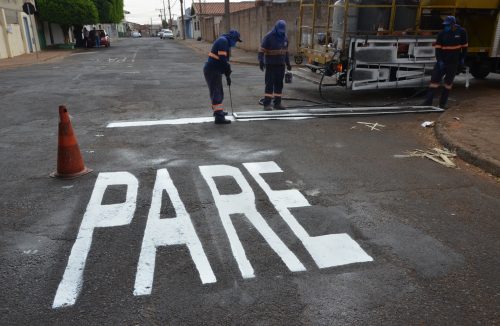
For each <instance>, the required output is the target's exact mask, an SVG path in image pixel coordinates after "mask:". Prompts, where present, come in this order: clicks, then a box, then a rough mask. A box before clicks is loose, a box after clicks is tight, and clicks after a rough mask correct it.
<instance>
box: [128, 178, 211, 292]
mask: <svg viewBox="0 0 500 326" xmlns="http://www.w3.org/2000/svg"><path fill="white" fill-rule="evenodd" d="M163 190H166V191H167V194H168V196H169V197H170V201H171V202H172V205H173V207H174V209H175V213H176V217H175V218H164V219H161V218H160V210H161V203H162V197H163ZM182 244H185V245H187V247H188V249H189V252H190V253H191V258H192V259H193V261H194V263H195V265H196V268H197V269H198V272H199V274H200V278H201V282H202V283H203V284H205V283H215V282H216V281H217V280H216V278H215V275H214V272H213V271H212V267H210V263H209V262H208V258H207V256H206V255H205V251H203V247H202V245H201V242H200V239H199V238H198V236H197V235H196V231H195V229H194V227H193V224H192V223H191V219H190V217H189V214H188V212H187V211H186V208H185V207H184V204H183V203H182V201H181V198H180V197H179V193H178V191H177V188H175V186H174V183H173V182H172V179H171V178H170V175H169V174H168V171H167V170H166V169H161V170H158V172H157V175H156V181H155V185H154V189H153V197H152V200H151V208H150V209H149V215H148V222H147V224H146V230H145V231H144V239H143V241H142V248H141V254H140V256H139V263H138V265H137V274H136V277H135V289H134V295H148V294H151V288H152V286H153V278H154V271H155V259H156V248H157V247H160V246H167V245H182Z"/></svg>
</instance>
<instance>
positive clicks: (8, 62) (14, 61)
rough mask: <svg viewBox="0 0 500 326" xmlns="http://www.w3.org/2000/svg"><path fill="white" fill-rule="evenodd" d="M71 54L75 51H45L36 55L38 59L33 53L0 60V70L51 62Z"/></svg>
mask: <svg viewBox="0 0 500 326" xmlns="http://www.w3.org/2000/svg"><path fill="white" fill-rule="evenodd" d="M73 53H75V50H46V51H42V52H39V53H38V59H37V57H36V54H35V53H31V54H23V55H19V56H17V57H14V58H7V59H0V70H2V69H9V68H16V67H23V66H30V65H33V64H41V63H47V62H53V61H57V60H60V59H63V58H65V57H67V56H70V55H71V54H73Z"/></svg>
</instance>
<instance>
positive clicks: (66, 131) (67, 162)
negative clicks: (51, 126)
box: [50, 105, 92, 179]
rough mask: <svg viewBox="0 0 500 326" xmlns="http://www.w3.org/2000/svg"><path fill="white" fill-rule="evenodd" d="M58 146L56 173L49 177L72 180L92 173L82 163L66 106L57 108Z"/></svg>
mask: <svg viewBox="0 0 500 326" xmlns="http://www.w3.org/2000/svg"><path fill="white" fill-rule="evenodd" d="M59 118H60V121H59V145H58V148H57V171H56V172H53V173H51V174H50V176H51V177H56V178H61V179H73V178H77V177H79V176H82V175H84V174H87V173H90V172H92V170H91V169H88V168H87V167H86V166H85V164H84V163H83V158H82V154H81V153H80V147H79V146H78V141H77V140H76V136H75V134H74V132H73V127H72V126H71V121H70V119H69V114H68V109H66V106H64V105H61V106H59Z"/></svg>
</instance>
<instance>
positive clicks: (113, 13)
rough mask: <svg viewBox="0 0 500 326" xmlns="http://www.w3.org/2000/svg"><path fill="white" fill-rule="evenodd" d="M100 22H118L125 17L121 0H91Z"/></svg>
mask: <svg viewBox="0 0 500 326" xmlns="http://www.w3.org/2000/svg"><path fill="white" fill-rule="evenodd" d="M93 1H94V4H95V6H96V8H97V11H98V12H99V18H100V22H101V23H108V24H118V23H119V22H121V21H122V20H123V18H124V17H125V15H124V12H123V0H93Z"/></svg>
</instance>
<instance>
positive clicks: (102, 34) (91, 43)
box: [87, 29, 111, 48]
mask: <svg viewBox="0 0 500 326" xmlns="http://www.w3.org/2000/svg"><path fill="white" fill-rule="evenodd" d="M96 35H97V37H99V38H100V40H101V46H105V47H107V48H109V47H110V46H111V41H110V40H109V35H108V34H107V33H106V31H104V30H103V29H96V30H91V31H90V32H89V38H88V40H87V47H88V48H93V47H95V38H96Z"/></svg>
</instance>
